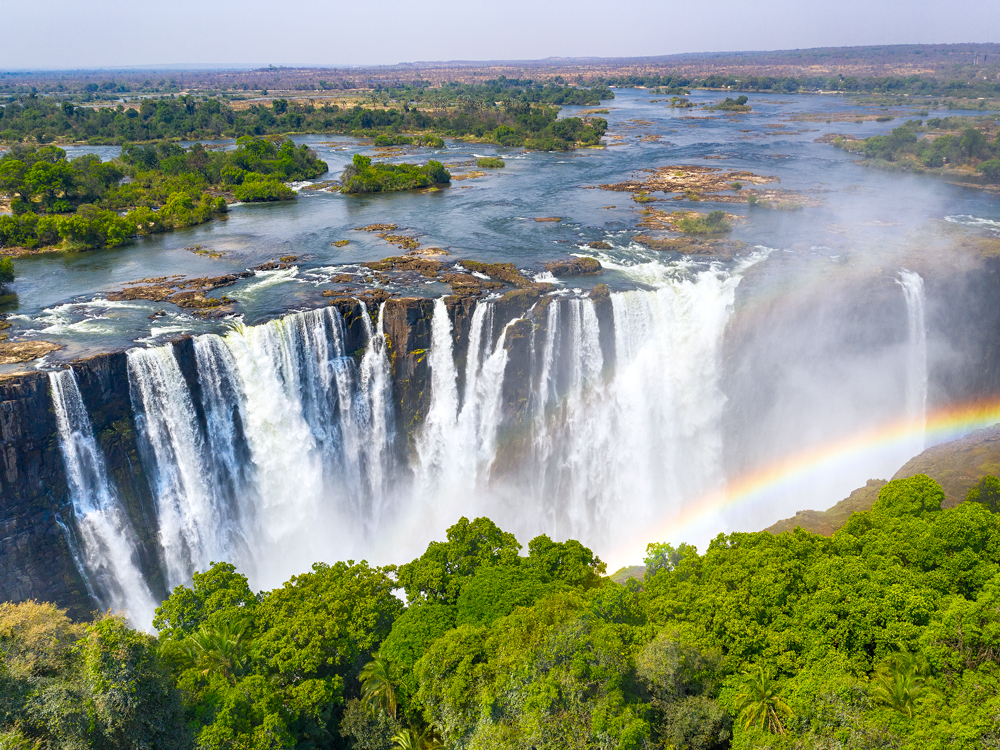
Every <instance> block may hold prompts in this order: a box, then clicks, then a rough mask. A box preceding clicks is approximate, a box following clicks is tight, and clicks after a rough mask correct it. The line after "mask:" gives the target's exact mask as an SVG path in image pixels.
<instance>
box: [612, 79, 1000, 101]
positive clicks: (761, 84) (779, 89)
mask: <svg viewBox="0 0 1000 750" xmlns="http://www.w3.org/2000/svg"><path fill="white" fill-rule="evenodd" d="M594 84H595V85H605V86H618V87H621V88H628V87H634V86H644V87H646V88H659V87H667V88H669V87H680V88H692V87H694V88H712V89H732V90H734V91H755V92H775V93H784V94H795V93H799V92H816V91H839V92H843V93H846V94H888V95H901V94H909V95H910V96H937V97H942V96H943V97H954V98H957V99H976V98H978V97H981V96H984V97H985V96H1000V81H984V80H973V81H963V80H951V81H942V80H938V79H935V78H923V77H921V76H905V77H893V76H885V77H878V76H871V77H867V78H858V77H856V76H846V77H845V76H828V77H827V76H809V77H798V78H796V77H777V76H739V77H737V76H731V75H711V76H707V77H705V78H698V77H689V76H677V75H633V76H617V77H611V78H598V79H595V81H594Z"/></svg>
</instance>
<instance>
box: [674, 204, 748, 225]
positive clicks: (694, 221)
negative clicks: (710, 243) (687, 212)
mask: <svg viewBox="0 0 1000 750" xmlns="http://www.w3.org/2000/svg"><path fill="white" fill-rule="evenodd" d="M751 197H753V196H751ZM677 227H678V228H679V229H680V230H681V231H682V232H687V233H688V234H721V233H723V232H731V231H733V228H732V226H730V224H729V222H728V221H726V214H725V212H724V211H712V212H711V213H709V214H708V216H697V215H693V216H685V217H684V218H683V219H681V220H680V221H678V222H677Z"/></svg>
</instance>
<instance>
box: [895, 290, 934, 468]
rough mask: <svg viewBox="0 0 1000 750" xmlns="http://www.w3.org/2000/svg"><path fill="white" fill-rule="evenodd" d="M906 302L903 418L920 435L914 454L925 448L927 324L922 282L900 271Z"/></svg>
mask: <svg viewBox="0 0 1000 750" xmlns="http://www.w3.org/2000/svg"><path fill="white" fill-rule="evenodd" d="M896 283H898V284H899V285H900V286H901V287H902V288H903V297H904V298H905V299H906V320H907V330H908V332H909V345H908V347H907V354H906V360H907V361H906V415H907V418H908V419H909V421H910V423H911V425H912V426H913V428H914V430H915V431H917V432H918V433H920V438H919V445H918V446H916V448H917V450H916V451H915V453H919V452H920V451H922V450H923V449H924V440H923V436H922V433H923V432H924V428H925V427H926V424H927V322H926V315H925V312H924V280H923V278H921V276H920V274H918V273H916V272H914V271H907V270H903V271H900V274H899V279H898V280H897V282H896Z"/></svg>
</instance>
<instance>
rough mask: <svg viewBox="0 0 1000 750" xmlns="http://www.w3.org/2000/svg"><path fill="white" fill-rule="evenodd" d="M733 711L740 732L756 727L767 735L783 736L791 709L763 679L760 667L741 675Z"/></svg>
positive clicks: (769, 683) (774, 687)
mask: <svg viewBox="0 0 1000 750" xmlns="http://www.w3.org/2000/svg"><path fill="white" fill-rule="evenodd" d="M736 710H737V711H738V712H739V714H738V715H739V719H740V721H741V722H743V728H744V729H749V728H750V727H757V728H759V729H762V730H764V731H765V732H769V733H771V734H785V731H786V730H785V724H784V722H786V721H788V720H789V719H790V718H791V717H792V709H790V708H789V707H788V704H787V703H785V701H784V699H783V698H782V697H781V696H780V695H779V693H778V686H777V685H776V684H775V683H774V682H773V681H772V680H771V678H770V677H768V676H767V673H766V672H765V671H764V667H763V666H762V665H757V669H756V670H755V671H747V672H744V673H743V682H742V684H741V685H740V688H739V692H738V693H737V695H736Z"/></svg>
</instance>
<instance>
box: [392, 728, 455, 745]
mask: <svg viewBox="0 0 1000 750" xmlns="http://www.w3.org/2000/svg"><path fill="white" fill-rule="evenodd" d="M392 741H393V742H394V743H395V745H396V750H438V749H439V748H443V747H444V745H443V744H442V743H441V740H440V739H438V736H437V733H436V732H435V731H434V728H433V727H427V728H426V729H424V730H423V731H422V732H418V731H417V730H416V729H413V728H410V729H400V730H399V731H398V732H396V734H395V735H393V738H392Z"/></svg>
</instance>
